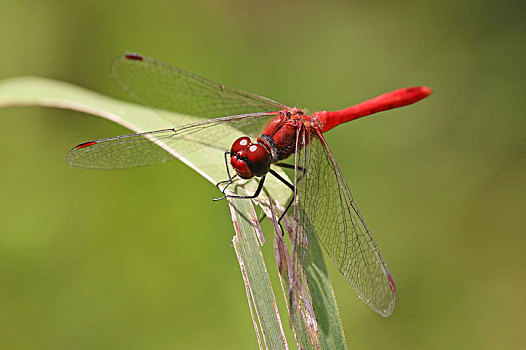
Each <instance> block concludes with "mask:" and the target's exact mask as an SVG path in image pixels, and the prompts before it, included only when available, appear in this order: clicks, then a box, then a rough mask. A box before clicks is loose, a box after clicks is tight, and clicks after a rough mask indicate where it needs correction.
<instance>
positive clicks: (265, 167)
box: [246, 144, 270, 176]
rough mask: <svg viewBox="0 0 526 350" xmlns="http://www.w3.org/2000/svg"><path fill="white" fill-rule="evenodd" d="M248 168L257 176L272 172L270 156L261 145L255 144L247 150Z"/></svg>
mask: <svg viewBox="0 0 526 350" xmlns="http://www.w3.org/2000/svg"><path fill="white" fill-rule="evenodd" d="M246 152H247V160H248V166H249V167H250V170H252V173H253V174H254V175H255V176H263V175H265V174H266V173H268V171H269V170H270V155H269V153H268V151H267V149H266V148H265V147H264V146H263V145H260V144H253V145H250V147H249V148H248V149H247V151H246Z"/></svg>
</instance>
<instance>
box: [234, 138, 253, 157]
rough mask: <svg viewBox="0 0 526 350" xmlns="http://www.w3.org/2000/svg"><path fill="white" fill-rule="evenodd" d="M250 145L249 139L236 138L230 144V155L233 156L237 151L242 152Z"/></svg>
mask: <svg viewBox="0 0 526 350" xmlns="http://www.w3.org/2000/svg"><path fill="white" fill-rule="evenodd" d="M251 144H252V141H250V137H247V136H244V137H240V138H238V139H237V140H236V141H234V143H233V144H232V148H231V149H230V155H234V154H236V153H237V152H239V151H244V150H246V149H247V148H248V146H250V145H251Z"/></svg>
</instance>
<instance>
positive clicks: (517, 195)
mask: <svg viewBox="0 0 526 350" xmlns="http://www.w3.org/2000/svg"><path fill="white" fill-rule="evenodd" d="M525 10H526V8H525V6H524V2H521V1H499V2H496V1H428V2H420V1H376V2H368V1H327V2H321V1H320V2H318V1H285V2H283V1H234V0H231V1H219V0H217V1H203V0H197V1H178V2H177V1H174V2H172V1H153V2H147V1H136V0H133V1H88V0H84V1H59V0H46V1H37V0H33V1H31V0H18V1H14V0H13V1H10V0H4V1H2V2H0V19H1V20H0V43H1V45H2V46H1V47H2V50H1V51H2V52H1V55H0V78H2V79H3V78H8V77H13V76H20V75H36V76H42V77H48V78H53V79H60V80H65V81H68V82H71V83H74V84H77V85H80V86H83V87H86V88H89V89H92V90H95V91H98V92H101V93H104V94H107V95H110V96H114V97H118V98H127V97H126V95H125V94H124V93H123V92H122V91H121V90H120V89H119V87H118V86H117V85H116V84H115V83H114V82H113V81H112V79H111V77H110V74H109V64H110V62H111V61H112V59H113V58H114V57H116V56H117V55H119V54H121V53H123V52H126V51H135V52H139V53H142V54H145V55H148V56H152V57H156V58H158V59H161V60H163V61H166V62H170V63H172V64H175V65H178V66H181V67H184V68H186V69H188V70H190V71H193V72H196V73H198V74H201V75H203V76H206V77H209V78H210V79H213V80H217V81H221V82H223V83H225V84H228V85H230V86H233V87H237V88H241V89H246V90H249V91H253V92H256V93H259V94H261V95H264V96H268V97H270V98H273V99H276V100H278V101H281V102H283V103H285V104H288V105H297V106H299V107H306V108H309V109H310V110H318V109H329V110H330V109H338V108H344V107H347V106H348V105H350V104H353V103H356V102H360V101H361V100H363V99H366V98H369V97H373V96H375V95H377V94H379V93H382V92H385V91H388V90H391V89H395V88H401V87H406V86H412V85H428V86H430V87H432V88H433V89H434V90H435V93H434V95H433V96H432V97H431V98H429V99H428V100H426V101H423V102H420V103H418V104H416V105H414V106H411V107H409V108H405V109H401V110H397V111H391V112H389V114H387V113H385V114H384V115H382V116H378V117H374V118H367V119H364V120H361V121H357V122H354V123H352V124H349V125H345V126H341V127H338V128H337V129H335V130H333V131H331V132H330V133H329V134H327V140H328V143H329V144H330V146H331V148H332V150H333V152H334V154H335V156H336V158H337V159H338V161H339V164H340V167H341V168H342V171H343V173H344V174H345V176H346V178H347V181H348V182H349V185H350V187H351V190H352V191H353V194H354V196H355V199H356V200H357V202H358V204H359V205H360V208H361V211H362V213H363V214H364V216H365V218H366V219H367V222H368V225H369V227H370V228H371V230H372V232H373V233H374V236H375V238H376V240H377V241H378V243H379V245H380V247H381V248H382V251H383V253H384V256H385V258H386V259H387V261H388V263H389V266H390V268H391V270H392V272H393V275H394V277H395V280H396V282H397V287H398V299H397V307H396V310H395V312H394V314H393V315H392V316H391V317H390V318H388V319H383V318H382V317H380V316H378V315H377V314H375V313H374V312H373V311H371V310H370V309H369V308H368V307H367V306H366V305H364V304H362V303H360V302H359V301H358V299H357V296H356V294H355V293H354V291H353V290H352V289H351V288H350V287H349V286H348V284H347V283H346V282H345V280H344V279H343V278H342V277H341V276H339V275H338V273H337V271H336V270H335V269H334V268H333V267H332V266H331V269H332V270H331V271H332V279H333V282H334V286H335V291H336V297H337V300H338V302H339V306H340V311H341V317H342V322H343V326H344V329H345V332H346V337H347V343H348V346H349V348H350V349H384V348H389V349H422V348H425V349H435V348H436V349H443V348H448V349H449V348H454V349H496V348H500V349H514V348H520V347H521V346H524V343H525V341H526V336H525V333H524V328H525V318H526V316H525V314H526V298H525V296H526V282H525V281H526V279H525V278H524V277H525V276H524V273H525V272H524V271H525V270H524V268H525V267H526V266H525V265H526V264H525V258H524V254H525V253H524V248H525V244H526V238H525V234H526V232H525V231H526V230H525V224H526V220H525V209H526V205H525V204H526V203H525V197H526V181H525V180H526V176H525V175H526V171H525V170H526V162H525V146H526V123H525V117H526V116H525V113H524V108H523V106H524V102H523V100H522V98H523V97H521V96H523V95H524V88H525V84H524V78H525V76H524V75H525V74H524V73H525V67H524V57H525V50H524V43H525V41H526V35H525V33H526V28H525V27H526V25H525V21H524V13H525ZM0 127H1V130H2V138H1V141H0V159H1V163H0V164H1V165H0V167H1V170H0V184H1V197H0V198H1V200H0V348H2V349H169V348H175V349H179V348H181V349H255V348H257V341H256V337H255V335H254V332H253V327H252V322H251V318H250V313H249V311H248V307H247V301H246V295H245V289H244V286H243V283H242V280H241V274H240V271H239V267H238V265H237V261H236V258H235V255H234V252H233V249H232V247H231V238H232V235H233V228H232V223H231V221H230V214H229V211H228V207H227V204H226V203H224V202H220V203H213V202H212V201H211V198H212V196H213V195H217V192H216V190H215V188H214V186H213V185H211V184H210V183H208V182H206V181H205V180H204V179H203V178H201V177H200V176H199V175H197V174H196V173H195V172H193V171H192V170H191V169H189V168H188V167H186V166H185V165H183V164H182V163H180V162H177V161H175V162H172V164H165V165H160V166H154V167H149V168H141V169H132V170H126V171H89V170H83V169H75V168H70V167H69V166H68V165H67V164H66V163H65V160H64V157H65V154H66V152H67V150H68V149H69V148H70V147H72V146H73V145H75V144H77V143H80V142H82V141H86V140H89V139H94V138H101V137H109V136H115V135H119V134H124V133H127V130H125V129H124V128H122V127H120V126H118V125H115V124H112V123H111V122H109V121H106V120H103V119H100V118H96V117H93V116H88V115H83V114H81V113H75V112H71V111H64V110H56V109H45V108H37V107H31V108H9V109H3V110H0ZM265 225H266V226H265V227H266V228H267V234H268V232H270V231H269V230H268V223H266V224H265ZM268 237H269V238H270V236H269V235H268ZM268 242H269V243H270V240H269V241H268ZM265 253H266V254H267V257H268V268H269V270H270V273H271V275H272V276H273V278H275V276H276V275H277V273H276V268H275V265H274V263H273V260H272V247H271V245H270V244H267V246H266V247H265ZM278 297H279V296H278ZM285 326H286V327H288V324H287V323H286V324H285ZM291 345H292V347H294V345H293V344H291Z"/></svg>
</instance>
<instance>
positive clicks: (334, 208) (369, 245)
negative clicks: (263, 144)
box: [294, 128, 395, 317]
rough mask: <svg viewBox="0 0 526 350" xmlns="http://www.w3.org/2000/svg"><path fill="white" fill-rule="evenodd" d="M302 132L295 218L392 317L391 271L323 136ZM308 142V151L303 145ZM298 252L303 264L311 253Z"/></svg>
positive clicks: (361, 290) (369, 300) (371, 300)
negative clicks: (307, 254)
mask: <svg viewBox="0 0 526 350" xmlns="http://www.w3.org/2000/svg"><path fill="white" fill-rule="evenodd" d="M300 134H301V135H300V140H299V142H298V144H299V145H300V146H299V147H297V149H298V152H297V156H296V163H297V168H296V169H297V170H296V176H295V178H296V180H295V183H296V198H297V201H296V207H295V214H294V215H295V217H296V219H297V221H298V222H299V223H300V224H301V226H302V230H304V232H305V237H304V239H306V240H308V238H309V237H310V236H312V235H313V234H316V236H317V238H318V240H319V241H320V242H321V245H322V246H323V247H324V248H325V250H326V252H327V253H328V255H329V257H330V258H331V260H332V262H333V263H334V264H335V265H336V267H337V268H338V270H339V271H340V272H341V273H342V274H343V276H344V277H345V278H346V279H347V281H348V282H349V283H350V284H351V286H352V287H353V288H354V289H355V290H356V292H357V293H358V295H359V297H360V298H361V299H362V300H363V301H364V302H366V303H367V304H368V305H369V306H370V307H371V308H372V309H373V310H375V311H376V312H378V313H379V314H380V315H382V316H385V317H387V316H389V315H391V313H392V312H393V309H394V306H395V286H394V282H393V279H392V276H391V273H390V271H389V268H388V267H387V264H386V263H385V260H384V258H383V256H382V254H381V252H380V250H379V248H378V246H377V245H376V242H375V241H374V239H373V236H372V235H371V233H370V232H369V229H368V228H367V225H366V224H365V221H364V219H363V217H362V215H361V214H360V211H359V210H358V207H357V206H356V203H355V202H354V200H353V198H352V195H351V192H350V191H349V188H348V187H347V183H346V182H345V179H344V178H343V175H342V173H341V171H340V169H339V167H338V165H337V163H336V160H335V159H334V157H333V155H332V153H331V151H330V149H329V147H328V146H327V144H326V142H325V139H324V138H323V136H322V134H321V133H315V132H314V133H311V132H308V131H306V130H305V128H303V131H302V132H301V133H300ZM305 144H306V145H307V146H306V147H302V146H301V145H305ZM301 169H303V171H301ZM296 240H300V241H301V238H300V239H296ZM298 251H299V252H300V254H299V256H298V260H300V262H301V260H303V259H305V255H306V254H305V253H303V254H301V250H300V249H298Z"/></svg>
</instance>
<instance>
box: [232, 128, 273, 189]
mask: <svg viewBox="0 0 526 350" xmlns="http://www.w3.org/2000/svg"><path fill="white" fill-rule="evenodd" d="M270 163H271V156H270V152H269V150H268V149H267V148H266V147H265V146H264V145H262V144H261V143H252V141H251V140H250V138H249V137H247V136H244V137H240V138H238V139H237V140H236V141H235V142H234V143H233V144H232V148H231V149H230V164H231V165H232V167H233V168H234V170H235V171H236V173H237V174H238V175H239V177H241V178H243V179H250V178H252V177H254V176H258V177H261V176H264V175H265V174H266V173H268V171H269V170H270Z"/></svg>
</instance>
